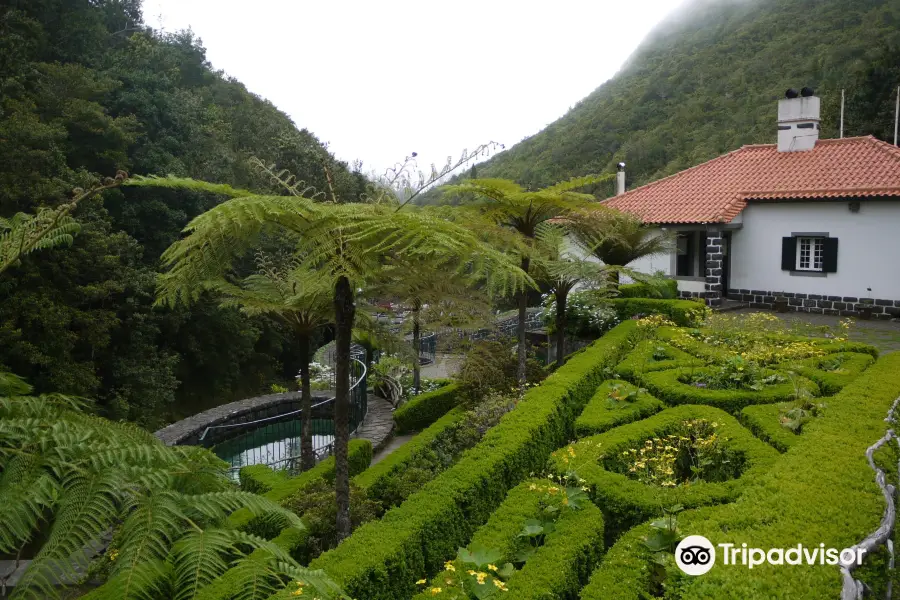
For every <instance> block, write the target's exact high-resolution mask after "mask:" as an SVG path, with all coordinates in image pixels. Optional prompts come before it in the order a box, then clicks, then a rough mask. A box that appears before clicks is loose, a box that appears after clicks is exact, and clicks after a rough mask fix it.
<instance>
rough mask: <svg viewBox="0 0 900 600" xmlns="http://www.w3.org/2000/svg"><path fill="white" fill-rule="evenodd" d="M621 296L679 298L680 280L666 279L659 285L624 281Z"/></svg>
mask: <svg viewBox="0 0 900 600" xmlns="http://www.w3.org/2000/svg"><path fill="white" fill-rule="evenodd" d="M619 297H620V298H662V299H666V300H670V299H674V298H678V282H677V281H676V280H674V279H664V280H663V281H661V282H660V283H659V285H652V284H649V283H623V284H621V285H620V286H619Z"/></svg>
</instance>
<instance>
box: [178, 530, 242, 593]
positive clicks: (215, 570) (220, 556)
mask: <svg viewBox="0 0 900 600" xmlns="http://www.w3.org/2000/svg"><path fill="white" fill-rule="evenodd" d="M230 534H231V532H230V531H227V530H218V529H207V530H204V531H194V532H191V533H189V534H187V535H186V536H183V537H182V538H181V539H180V540H178V542H177V543H176V544H175V545H174V546H173V547H172V554H171V559H170V560H171V562H172V566H173V569H174V577H175V590H176V592H175V600H189V599H190V598H193V597H194V596H195V595H196V593H197V592H198V591H199V590H200V588H201V587H203V586H204V585H206V584H208V583H209V582H210V581H212V580H213V579H215V578H217V577H219V576H221V575H222V574H223V573H225V571H227V570H228V561H227V560H226V559H225V556H227V554H228V553H229V552H231V551H232V550H233V546H234V537H233V536H232V535H230Z"/></svg>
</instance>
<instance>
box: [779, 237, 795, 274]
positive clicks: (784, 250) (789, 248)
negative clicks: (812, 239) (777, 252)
mask: <svg viewBox="0 0 900 600" xmlns="http://www.w3.org/2000/svg"><path fill="white" fill-rule="evenodd" d="M796 268H797V238H794V237H783V238H781V270H782V271H793V270H794V269H796Z"/></svg>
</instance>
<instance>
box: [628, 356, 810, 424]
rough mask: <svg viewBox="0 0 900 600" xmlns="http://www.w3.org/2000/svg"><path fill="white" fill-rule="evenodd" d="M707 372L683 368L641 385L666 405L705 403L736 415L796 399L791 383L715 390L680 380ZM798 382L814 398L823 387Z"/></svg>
mask: <svg viewBox="0 0 900 600" xmlns="http://www.w3.org/2000/svg"><path fill="white" fill-rule="evenodd" d="M704 372H708V369H707V368H699V369H695V368H692V367H681V368H678V369H669V370H668V371H655V372H651V373H646V374H645V375H644V377H643V380H642V382H641V383H643V385H645V386H647V389H649V390H650V391H651V392H652V393H653V395H655V396H656V397H657V398H659V399H660V400H662V401H663V402H665V403H666V404H672V405H678V404H705V405H707V406H715V407H716V408H721V409H722V410H725V411H727V412H730V413H731V414H734V415H736V414H738V413H739V412H740V411H741V409H743V408H744V407H745V406H750V405H751V404H772V403H775V402H787V401H789V400H792V399H793V398H794V384H793V383H791V382H790V381H785V382H784V383H776V384H773V385H767V386H765V387H764V388H763V389H761V390H711V389H707V388H698V387H696V386H694V385H691V384H690V383H683V382H681V381H679V378H680V377H684V376H688V375H691V374H695V373H704ZM775 372H776V371H773V370H771V369H765V370H764V373H765V374H766V375H772V374H773V373H775ZM785 378H787V376H785ZM798 379H799V381H800V384H801V385H803V386H804V387H805V388H806V389H808V390H809V391H810V392H811V393H812V394H813V395H814V396H818V395H819V387H818V386H817V385H816V384H815V383H813V382H812V381H810V380H808V379H806V378H804V377H798Z"/></svg>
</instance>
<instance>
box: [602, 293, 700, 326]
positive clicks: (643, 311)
mask: <svg viewBox="0 0 900 600" xmlns="http://www.w3.org/2000/svg"><path fill="white" fill-rule="evenodd" d="M610 303H611V304H612V306H613V308H615V309H616V312H617V313H618V314H619V319H621V320H623V321H624V320H626V319H633V318H634V317H636V316H644V315H664V316H665V317H667V318H668V319H669V320H670V321H672V322H673V323H675V324H676V325H679V326H681V327H696V326H698V325H700V324H701V323H702V322H703V321H704V319H705V318H706V315H707V314H708V313H709V308H708V307H707V306H706V305H704V304H702V303H699V302H694V301H693V300H656V299H653V298H613V299H612V300H610Z"/></svg>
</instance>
